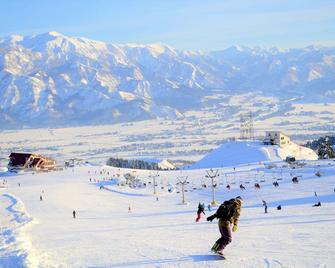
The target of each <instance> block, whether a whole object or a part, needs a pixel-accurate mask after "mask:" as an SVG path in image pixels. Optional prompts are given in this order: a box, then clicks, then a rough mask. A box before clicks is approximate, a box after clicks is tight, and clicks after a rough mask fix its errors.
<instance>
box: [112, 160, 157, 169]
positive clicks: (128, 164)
mask: <svg viewBox="0 0 335 268" xmlns="http://www.w3.org/2000/svg"><path fill="white" fill-rule="evenodd" d="M106 164H107V165H108V166H112V167H118V168H133V169H148V170H161V168H160V167H159V166H158V164H157V163H152V162H146V161H143V160H137V159H122V158H114V157H111V158H109V159H108V160H107V163H106Z"/></svg>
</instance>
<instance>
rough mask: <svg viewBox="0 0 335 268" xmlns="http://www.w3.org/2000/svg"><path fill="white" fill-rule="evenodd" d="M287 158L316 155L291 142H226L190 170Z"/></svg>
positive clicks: (314, 156)
mask: <svg viewBox="0 0 335 268" xmlns="http://www.w3.org/2000/svg"><path fill="white" fill-rule="evenodd" d="M287 156H294V157H295V158H296V159H297V160H317V159H318V156H317V155H316V153H315V152H314V151H313V150H311V149H309V148H306V147H303V146H300V145H298V144H295V143H293V142H292V144H290V145H287V146H285V147H279V146H278V145H269V146H267V145H263V143H262V142H261V141H228V142H225V143H223V144H222V145H221V146H220V147H219V148H217V149H215V150H213V151H212V152H210V153H209V154H208V155H206V156H205V157H204V158H202V159H201V160H200V161H198V162H197V163H196V164H194V165H193V166H192V168H213V167H227V166H237V165H241V164H248V163H257V162H268V161H281V160H285V159H286V157H287Z"/></svg>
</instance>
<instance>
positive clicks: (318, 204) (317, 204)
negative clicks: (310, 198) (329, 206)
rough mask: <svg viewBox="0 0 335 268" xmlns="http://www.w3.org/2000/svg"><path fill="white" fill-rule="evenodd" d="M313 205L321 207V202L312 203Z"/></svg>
mask: <svg viewBox="0 0 335 268" xmlns="http://www.w3.org/2000/svg"><path fill="white" fill-rule="evenodd" d="M313 207H321V202H317V203H316V204H314V205H313Z"/></svg>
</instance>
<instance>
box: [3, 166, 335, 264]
mask: <svg viewBox="0 0 335 268" xmlns="http://www.w3.org/2000/svg"><path fill="white" fill-rule="evenodd" d="M301 166H302V167H299V166H297V167H295V168H294V169H293V168H290V167H287V166H285V163H283V162H273V163H268V164H266V165H264V164H249V165H241V166H236V169H235V171H234V170H233V168H232V167H225V168H221V169H220V170H219V174H220V176H219V177H217V185H218V186H217V199H218V201H219V202H222V201H223V200H225V199H228V198H231V197H235V196H237V195H241V196H242V197H243V199H244V203H243V209H242V214H241V217H240V223H239V228H238V231H237V232H236V233H234V234H233V242H232V243H231V244H230V245H229V246H228V247H227V248H226V250H225V254H226V257H227V259H226V260H222V259H220V258H218V257H217V256H214V255H213V254H211V253H210V252H209V249H210V248H211V246H212V244H213V243H214V241H215V240H216V239H217V238H218V237H219V233H218V227H217V223H216V222H215V221H213V222H212V223H210V222H206V220H205V219H204V218H203V219H201V221H200V222H199V223H196V222H195V217H196V208H197V204H198V202H204V203H206V204H208V203H209V202H210V201H211V188H210V182H209V181H208V179H206V178H205V177H204V176H205V170H201V169H196V170H183V171H165V172H159V175H160V176H158V177H157V179H156V181H157V187H156V190H157V192H158V193H157V197H158V201H156V197H155V196H154V195H153V186H152V183H149V181H150V182H152V177H149V175H155V173H152V172H149V171H139V170H138V171H129V170H122V169H121V170H118V169H116V168H111V167H106V166H90V167H88V166H82V167H75V168H73V169H67V170H63V171H56V172H49V173H35V174H33V173H31V172H25V173H19V174H8V173H5V172H2V173H0V174H1V175H0V176H1V181H0V182H1V188H0V204H1V206H0V219H1V240H0V267H6V268H7V267H257V268H258V267H329V268H331V267H335V258H334V256H335V225H334V223H335V192H334V188H335V162H333V161H307V162H305V163H303V164H302V165H301ZM102 171H103V174H100V172H102ZM318 171H319V172H320V173H321V177H318V176H316V175H315V173H316V172H318ZM127 172H130V173H132V174H134V175H135V176H138V178H139V179H140V180H141V181H142V182H146V184H147V187H145V188H137V189H130V188H129V187H126V186H119V185H118V184H122V181H123V179H121V178H122V177H123V174H125V173H127ZM108 173H109V174H108ZM118 174H119V177H118ZM181 176H188V180H189V182H190V183H189V184H188V185H187V187H186V188H187V192H186V193H185V194H186V200H187V202H188V204H187V205H180V202H181V193H180V188H179V186H177V185H176V181H177V178H178V177H181ZM293 176H296V177H298V178H299V183H298V184H293V183H292V182H291V178H292V177H293ZM112 178H114V179H113V180H110V179H112ZM90 179H91V181H90ZM5 180H7V182H6V181H5ZM98 180H99V182H98ZM275 180H277V181H278V183H279V187H277V188H276V187H274V186H273V185H272V183H273V181H275ZM255 182H258V183H260V184H261V189H259V190H257V189H254V186H253V185H254V183H255ZM241 183H242V184H243V185H244V186H245V187H246V190H244V191H243V190H240V188H239V185H240V184H241ZM204 184H206V186H207V187H206V188H204V187H203V185H204ZM227 184H230V186H231V190H228V189H227V188H226V185H227ZM100 186H103V188H102V189H100ZM168 189H170V190H171V193H170V192H169V191H168ZM314 192H316V193H317V197H316V196H315V195H314ZM40 195H42V197H43V201H40V200H39V197H40ZM263 199H264V200H266V201H267V203H268V205H269V209H268V210H269V213H268V214H264V209H263V208H262V206H261V201H262V200H263ZM318 200H320V201H321V203H322V206H321V207H312V205H313V204H314V203H316V202H317V201H318ZM279 204H280V205H282V210H280V211H278V210H276V206H277V205H279ZM129 207H130V208H131V212H128V209H129ZM73 210H76V212H77V218H76V219H73V218H72V211H73ZM211 213H213V211H212V212H210V211H208V210H206V215H210V214H211Z"/></svg>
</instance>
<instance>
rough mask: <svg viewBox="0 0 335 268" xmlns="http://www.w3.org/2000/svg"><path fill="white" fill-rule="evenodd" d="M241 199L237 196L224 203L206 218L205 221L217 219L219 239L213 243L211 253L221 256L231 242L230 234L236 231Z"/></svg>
mask: <svg viewBox="0 0 335 268" xmlns="http://www.w3.org/2000/svg"><path fill="white" fill-rule="evenodd" d="M241 206H242V197H240V196H238V197H236V198H232V199H230V200H226V201H224V202H223V203H222V204H221V205H220V207H219V208H218V210H217V211H216V212H215V213H214V214H213V215H212V216H209V217H208V218H207V221H213V220H214V219H215V218H218V219H219V230H220V233H221V237H220V238H219V239H218V240H217V241H216V242H215V244H214V245H213V247H212V249H211V250H212V251H213V252H215V253H218V254H220V255H223V250H224V248H225V247H226V246H227V245H228V244H229V243H231V241H232V232H231V231H233V232H236V231H237V222H238V219H239V217H240V214H241Z"/></svg>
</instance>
